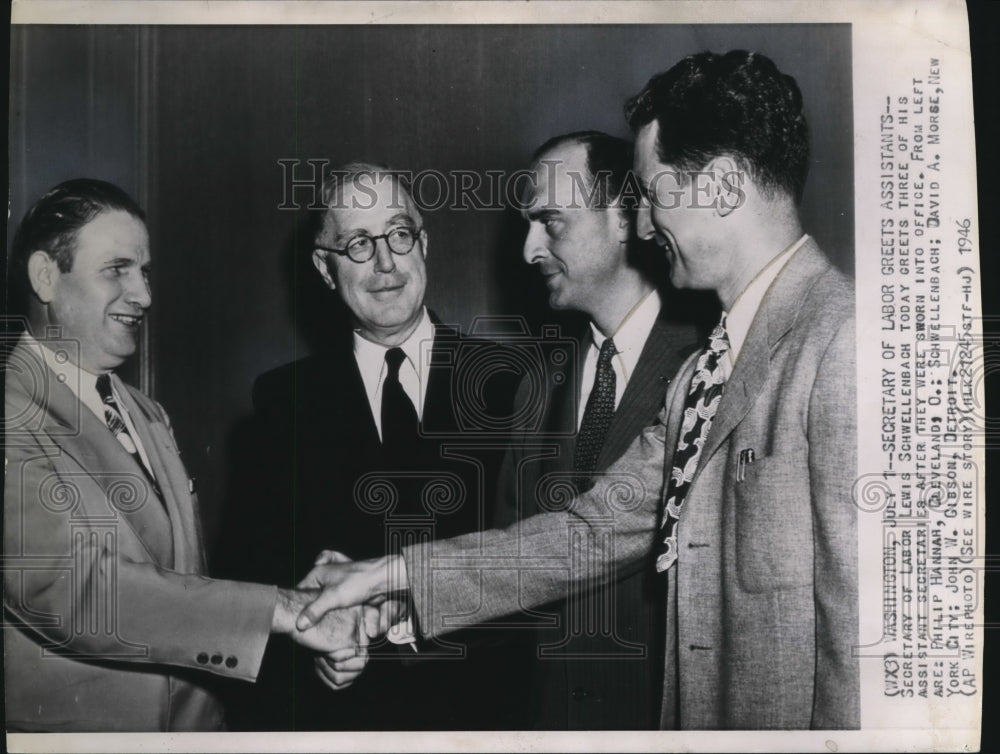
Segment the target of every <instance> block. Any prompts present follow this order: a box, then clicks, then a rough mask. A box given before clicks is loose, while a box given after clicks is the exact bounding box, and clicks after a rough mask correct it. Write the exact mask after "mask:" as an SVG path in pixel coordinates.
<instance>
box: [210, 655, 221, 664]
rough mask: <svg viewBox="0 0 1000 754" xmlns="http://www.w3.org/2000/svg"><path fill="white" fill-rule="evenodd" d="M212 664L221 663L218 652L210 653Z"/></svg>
mask: <svg viewBox="0 0 1000 754" xmlns="http://www.w3.org/2000/svg"><path fill="white" fill-rule="evenodd" d="M212 664H213V665H221V664H222V655H220V654H218V653H216V654H214V655H212Z"/></svg>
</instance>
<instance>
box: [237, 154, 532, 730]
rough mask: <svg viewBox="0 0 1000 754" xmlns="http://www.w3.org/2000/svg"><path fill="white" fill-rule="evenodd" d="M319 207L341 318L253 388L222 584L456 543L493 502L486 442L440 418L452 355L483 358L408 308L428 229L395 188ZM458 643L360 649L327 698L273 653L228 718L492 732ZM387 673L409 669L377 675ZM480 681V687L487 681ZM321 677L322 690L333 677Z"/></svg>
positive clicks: (321, 240) (415, 301)
mask: <svg viewBox="0 0 1000 754" xmlns="http://www.w3.org/2000/svg"><path fill="white" fill-rule="evenodd" d="M323 203H324V205H325V206H326V209H325V210H324V211H323V212H322V215H321V216H320V217H319V221H318V223H317V225H316V230H315V233H314V236H313V250H312V262H313V264H314V265H315V268H316V270H317V272H318V273H319V275H320V276H321V278H322V280H323V283H324V284H325V285H326V287H327V288H329V289H330V290H331V291H333V292H334V293H335V294H336V295H337V296H338V297H339V298H340V300H341V302H342V303H343V304H344V305H345V307H346V309H347V312H348V315H349V319H350V323H351V328H350V329H349V330H348V329H346V328H345V329H344V331H343V332H339V333H333V334H332V337H331V340H330V343H329V344H328V347H327V348H326V349H325V350H324V351H323V352H321V353H317V354H315V355H312V356H309V357H307V358H304V359H300V360H298V361H296V362H294V363H291V364H287V365H285V366H282V367H279V368H278V369H275V370H273V371H271V372H268V373H266V374H263V375H261V376H260V377H259V378H258V379H257V381H256V384H255V385H254V392H253V403H254V410H255V417H254V427H253V430H254V431H253V432H252V435H253V439H252V441H251V444H254V445H256V446H257V448H256V450H255V452H254V457H255V459H256V460H254V461H251V462H250V463H249V464H246V466H248V468H244V469H241V474H242V475H243V477H244V478H243V479H242V480H241V481H240V485H241V486H243V485H245V489H246V490H247V494H246V496H245V497H246V498H247V499H248V500H251V501H254V502H257V501H259V504H258V505H257V506H256V507H259V508H260V509H261V510H260V511H259V512H258V511H256V509H254V510H255V512H254V513H252V514H248V511H247V510H246V509H245V508H244V509H242V510H241V518H242V519H243V520H242V521H238V522H228V523H229V524H230V525H232V526H244V527H245V526H248V525H251V526H252V527H253V529H254V532H253V533H252V535H251V536H250V537H249V541H248V544H250V543H252V544H250V546H249V548H248V549H249V550H250V551H252V552H253V553H254V557H253V558H252V560H253V561H254V563H252V564H251V563H242V564H241V568H243V569H244V570H242V571H240V572H237V573H234V574H233V575H234V576H240V577H248V576H250V575H251V574H253V575H254V576H261V577H263V576H268V577H270V578H273V579H275V580H276V581H277V582H278V583H286V582H294V581H295V580H297V579H298V578H301V576H302V575H303V574H305V573H307V572H308V571H309V570H310V569H311V568H312V567H313V565H314V558H315V557H316V555H317V553H319V552H320V551H321V550H323V549H325V548H332V549H335V550H339V551H341V552H343V553H344V554H345V555H347V556H349V557H351V558H365V557H373V556H382V555H384V554H387V553H389V552H390V551H397V552H398V550H399V548H400V547H401V546H402V545H403V544H405V543H406V542H405V541H404V540H403V538H405V537H408V536H414V535H413V532H414V531H415V530H420V531H421V532H424V534H422V535H420V536H425V537H426V538H428V539H430V538H434V537H439V536H448V535H449V534H451V535H457V534H460V533H468V532H471V531H475V530H479V529H482V528H484V524H486V523H487V522H488V518H489V515H490V513H489V511H487V510H486V509H485V497H486V495H487V494H488V492H489V491H492V490H493V489H494V488H495V477H496V473H497V470H498V467H499V465H500V463H501V461H502V457H503V448H502V447H499V448H497V447H496V444H495V443H494V447H493V448H492V449H490V450H488V451H481V450H477V449H476V448H470V447H469V445H468V443H467V442H465V439H464V438H463V435H462V433H461V431H459V425H458V423H457V418H456V413H457V409H456V407H457V406H459V404H460V403H461V401H462V400H464V398H463V396H461V395H458V394H457V393H458V391H460V390H462V389H463V386H462V385H459V384H457V381H456V380H455V379H453V378H454V376H455V373H456V371H458V370H460V369H461V365H462V363H463V362H462V359H463V358H465V357H466V355H467V354H472V355H475V348H472V350H471V351H470V350H469V346H470V345H472V346H476V345H477V344H483V345H489V344H486V343H485V342H484V341H473V340H471V339H469V338H465V337H463V336H460V335H459V334H458V333H457V332H456V331H455V330H454V329H453V328H449V327H446V326H443V325H441V324H439V323H438V322H436V321H435V318H434V317H433V315H432V314H431V313H430V312H429V311H428V309H427V307H426V306H425V305H424V294H425V290H426V287H427V268H426V265H425V259H426V256H427V253H428V247H429V244H428V232H427V230H426V229H425V227H424V221H423V218H422V217H421V213H420V210H419V208H418V207H417V205H416V203H415V202H414V200H413V198H412V197H411V195H410V194H409V192H408V191H407V188H406V187H405V185H404V183H403V181H402V180H401V174H400V173H394V172H393V171H390V170H389V169H388V168H386V167H383V166H378V165H373V164H367V163H351V164H347V165H344V166H342V167H340V168H337V169H334V170H332V171H331V172H330V173H329V178H328V179H327V180H326V181H325V183H324V186H323ZM487 382H488V383H489V384H488V386H487V389H488V392H487V393H486V394H480V396H478V397H481V398H483V400H484V403H485V405H486V406H487V408H486V410H487V411H493V410H494V409H495V412H496V413H497V414H499V415H507V411H508V409H507V408H506V406H508V405H509V404H510V402H511V401H512V400H513V394H514V390H515V387H516V385H515V384H514V382H515V380H514V376H513V375H512V374H511V375H510V378H509V379H508V378H507V376H506V375H503V374H500V375H498V379H494V378H489V379H488V380H487ZM275 501H283V502H279V503H277V504H276V503H275ZM254 502H251V503H250V505H251V507H254ZM240 504H241V507H242V506H243V503H242V502H241V503H240ZM248 521H249V522H250V523H249V524H248ZM394 538H399V539H398V541H397V539H394ZM246 549H247V548H243V550H244V553H245V552H246ZM241 560H242V561H248V560H251V559H250V558H246V557H245V555H244V557H243V558H242V559H241ZM462 645H463V641H461V640H460V641H459V642H454V643H453V645H452V646H445V645H444V644H440V645H422V646H421V647H420V651H419V653H418V654H415V653H414V652H413V651H412V650H411V649H410V648H408V647H406V646H402V647H400V648H393V647H392V646H388V647H386V646H383V647H382V648H381V655H380V654H379V652H380V650H379V648H373V649H372V663H371V667H370V668H369V672H367V673H365V674H363V676H362V677H361V678H360V679H359V680H358V681H357V683H356V685H355V686H353V687H351V688H350V689H343V690H337V691H336V693H333V692H331V691H329V690H328V689H326V688H324V686H323V685H321V683H320V681H319V680H318V679H317V677H316V674H315V672H314V668H313V663H312V658H310V657H308V656H307V655H305V654H304V653H297V655H296V656H295V657H294V658H292V657H290V656H289V655H288V654H287V653H286V655H285V656H284V657H281V656H280V655H278V654H277V653H275V654H274V655H273V656H272V657H269V658H268V661H267V663H266V664H265V667H264V669H263V670H262V673H261V675H262V678H261V682H260V684H259V685H258V688H255V689H251V690H246V691H243V690H240V691H239V693H241V694H242V695H243V696H244V697H245V698H243V699H236V700H235V701H234V703H233V704H232V705H231V724H232V725H233V727H247V728H258V729H268V728H271V729H289V728H294V729H300V730H302V729H305V730H308V729H313V730H338V729H340V730H365V729H376V730H378V729H436V728H439V729H449V728H451V729H464V728H476V727H480V728H492V727H499V726H501V725H503V724H504V723H503V722H502V721H501V720H498V719H497V715H498V714H500V713H499V712H498V710H497V709H496V705H491V704H488V703H486V702H484V701H482V695H483V694H486V693H493V692H492V689H493V688H495V686H496V684H497V683H498V682H500V679H498V678H497V677H496V672H497V671H496V669H495V668H493V667H492V666H490V667H488V668H487V667H484V663H487V664H488V660H487V659H486V658H485V657H484V659H483V661H482V663H480V662H479V656H478V655H477V653H476V651H475V647H474V646H473V647H471V648H469V647H465V648H464V650H463V648H462ZM463 651H465V652H466V654H465V655H464V656H463V654H462V652H463ZM480 654H484V651H481V652H480ZM400 662H403V663H405V664H407V665H408V666H409V667H407V668H403V669H400V668H398V667H395V666H398V665H399V664H400ZM477 676H478V678H477ZM483 676H492V677H491V680H490V682H489V683H488V684H484V683H483V682H482V680H481V678H482V677H483ZM328 681H329V682H328V683H327V685H328V686H332V687H336V683H337V678H329V679H328ZM267 689H270V691H271V692H272V693H267V691H266V690H267ZM486 715H489V716H490V718H486V717H484V716H486Z"/></svg>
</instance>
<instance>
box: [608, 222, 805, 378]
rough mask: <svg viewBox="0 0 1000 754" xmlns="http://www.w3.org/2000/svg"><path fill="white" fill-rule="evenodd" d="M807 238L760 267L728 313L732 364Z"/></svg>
mask: <svg viewBox="0 0 1000 754" xmlns="http://www.w3.org/2000/svg"><path fill="white" fill-rule="evenodd" d="M808 238H809V234H808V233H806V234H803V236H802V237H801V238H800V239H799V240H797V241H796V242H795V243H793V244H792V245H791V246H789V247H788V248H787V249H785V250H784V251H782V252H781V253H780V254H778V255H776V256H774V257H772V258H771V261H769V262H768V263H767V264H765V265H764V266H763V267H762V268H761V270H760V272H758V273H757V274H756V275H755V276H754V278H753V280H751V281H750V283H749V284H748V285H747V287H746V288H744V289H743V291H742V293H740V295H739V296H737V297H736V301H734V302H733V308H732V309H731V310H730V311H728V312H725V315H726V334H727V335H728V336H729V360H730V363H731V364H735V363H736V359H737V358H738V357H739V355H740V349H742V348H743V341H745V340H746V338H747V333H748V332H749V331H750V325H751V324H753V319H754V317H755V316H756V314H757V310H758V309H759V308H760V303H761V301H763V300H764V296H765V294H767V290H768V288H770V287H771V283H773V282H774V279H775V278H776V277H778V273H779V272H781V270H782V268H783V267H784V266H785V263H786V262H787V261H788V260H789V259H790V258H791V256H792V254H794V253H795V252H796V251H798V250H799V249H800V248H801V247H802V244H804V243H805V242H806V240H807V239H808ZM615 342H617V341H615Z"/></svg>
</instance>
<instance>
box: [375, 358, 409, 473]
mask: <svg viewBox="0 0 1000 754" xmlns="http://www.w3.org/2000/svg"><path fill="white" fill-rule="evenodd" d="M405 358H406V354H405V353H403V349H402V348H390V349H389V350H388V351H386V352H385V364H386V367H387V372H386V376H385V382H384V383H382V445H383V446H384V447H385V448H387V449H392V450H403V451H405V450H406V449H408V448H412V447H413V445H414V443H415V442H416V439H417V426H418V420H417V412H416V409H414V407H413V402H412V401H411V400H410V397H409V396H408V395H407V394H406V391H405V390H403V386H402V385H401V384H400V382H399V367H400V365H401V364H402V363H403V360H404V359H405ZM400 460H402V459H400Z"/></svg>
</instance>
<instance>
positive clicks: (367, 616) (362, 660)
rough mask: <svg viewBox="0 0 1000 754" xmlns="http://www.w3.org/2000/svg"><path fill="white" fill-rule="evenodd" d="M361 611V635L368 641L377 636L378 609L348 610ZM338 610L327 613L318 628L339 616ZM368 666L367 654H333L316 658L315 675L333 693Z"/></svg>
mask: <svg viewBox="0 0 1000 754" xmlns="http://www.w3.org/2000/svg"><path fill="white" fill-rule="evenodd" d="M357 609H359V610H361V611H362V622H361V625H362V626H363V628H362V631H361V633H362V634H364V635H365V636H366V637H367V638H368V639H374V638H375V637H376V636H377V635H378V629H379V609H378V608H377V607H372V606H370V605H365V606H364V607H361V608H348V611H350V610H357ZM341 612H343V611H340V610H334V611H331V612H329V613H327V614H326V615H325V616H324V617H323V619H322V620H321V621H320V624H319V625H320V626H322V625H323V624H325V623H326V622H327V620H328V619H329V617H330V616H331V615H339V614H340V613H341ZM314 630H316V629H309V631H306V632H305V633H310V632H311V631H314ZM367 664H368V652H367V651H365V652H361V653H357V654H355V655H353V656H348V655H347V653H346V651H345V650H340V651H337V652H333V653H331V654H328V655H325V656H322V657H317V658H316V675H317V676H319V679H320V680H321V681H322V682H323V683H324V684H325V685H326V686H327V687H328V688H331V689H333V690H334V691H340V690H341V689H346V688H347V687H348V686H350V685H351V684H352V683H354V681H355V680H356V679H357V677H358V676H359V675H361V673H362V671H363V670H364V669H365V666H366V665H367Z"/></svg>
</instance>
